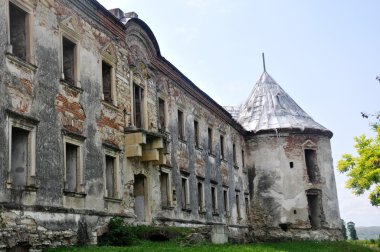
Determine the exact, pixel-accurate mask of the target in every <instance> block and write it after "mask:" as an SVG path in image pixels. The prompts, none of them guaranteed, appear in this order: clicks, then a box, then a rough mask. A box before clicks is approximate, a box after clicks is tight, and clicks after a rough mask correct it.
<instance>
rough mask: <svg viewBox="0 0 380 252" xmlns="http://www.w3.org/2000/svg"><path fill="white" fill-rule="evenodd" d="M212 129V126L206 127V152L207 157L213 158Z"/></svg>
mask: <svg viewBox="0 0 380 252" xmlns="http://www.w3.org/2000/svg"><path fill="white" fill-rule="evenodd" d="M213 138H214V129H213V125H210V124H209V125H208V127H207V152H208V155H209V156H215V154H214V146H213V145H214V139H213Z"/></svg>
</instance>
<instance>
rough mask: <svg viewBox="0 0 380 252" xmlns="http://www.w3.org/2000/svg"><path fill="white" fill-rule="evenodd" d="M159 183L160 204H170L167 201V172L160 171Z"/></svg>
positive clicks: (166, 205)
mask: <svg viewBox="0 0 380 252" xmlns="http://www.w3.org/2000/svg"><path fill="white" fill-rule="evenodd" d="M160 185H161V206H163V207H168V206H170V201H169V197H170V196H169V193H170V189H169V188H170V187H169V185H170V184H169V174H168V173H166V172H161V175H160Z"/></svg>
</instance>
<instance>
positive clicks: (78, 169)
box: [64, 137, 83, 193]
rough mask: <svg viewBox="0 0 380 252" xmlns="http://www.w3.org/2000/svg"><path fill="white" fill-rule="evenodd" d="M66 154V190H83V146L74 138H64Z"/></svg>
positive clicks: (75, 191)
mask: <svg viewBox="0 0 380 252" xmlns="http://www.w3.org/2000/svg"><path fill="white" fill-rule="evenodd" d="M64 148H65V150H64V154H65V191H66V192H72V193H80V192H82V174H83V165H82V162H83V161H82V160H83V159H82V146H81V143H80V142H79V141H77V140H74V139H72V138H70V139H69V138H66V137H65V138H64Z"/></svg>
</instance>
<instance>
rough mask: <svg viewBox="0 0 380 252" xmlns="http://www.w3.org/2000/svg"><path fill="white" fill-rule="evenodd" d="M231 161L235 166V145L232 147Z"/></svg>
mask: <svg viewBox="0 0 380 252" xmlns="http://www.w3.org/2000/svg"><path fill="white" fill-rule="evenodd" d="M232 161H233V163H234V165H236V145H235V144H233V145H232Z"/></svg>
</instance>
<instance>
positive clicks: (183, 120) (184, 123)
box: [177, 105, 186, 142]
mask: <svg viewBox="0 0 380 252" xmlns="http://www.w3.org/2000/svg"><path fill="white" fill-rule="evenodd" d="M177 106H178V105H177ZM179 113H182V122H180V121H179V117H178V115H179ZM180 124H181V125H180ZM177 127H181V128H182V135H180V134H179V133H180V130H179V128H177V132H178V140H179V141H182V142H186V113H185V109H184V108H183V107H181V106H178V107H177Z"/></svg>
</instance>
